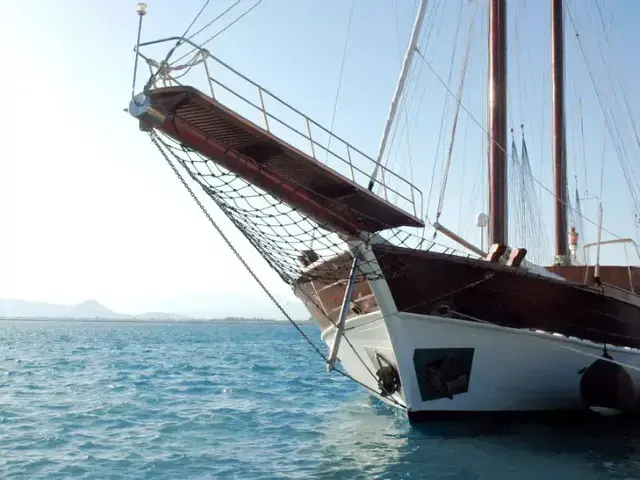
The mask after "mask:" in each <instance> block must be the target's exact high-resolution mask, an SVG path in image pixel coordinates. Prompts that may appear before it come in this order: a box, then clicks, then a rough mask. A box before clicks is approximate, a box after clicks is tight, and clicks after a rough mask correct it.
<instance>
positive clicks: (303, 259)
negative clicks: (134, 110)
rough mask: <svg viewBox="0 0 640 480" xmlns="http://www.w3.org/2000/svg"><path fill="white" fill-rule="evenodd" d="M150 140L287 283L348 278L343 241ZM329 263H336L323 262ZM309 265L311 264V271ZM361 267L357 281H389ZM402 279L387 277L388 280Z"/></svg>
mask: <svg viewBox="0 0 640 480" xmlns="http://www.w3.org/2000/svg"><path fill="white" fill-rule="evenodd" d="M151 135H152V136H153V137H154V139H155V140H157V141H156V142H154V143H155V144H156V145H157V146H158V148H159V149H161V150H163V151H164V153H166V154H168V155H169V156H170V157H171V158H173V159H174V160H175V161H176V162H177V163H178V164H179V165H181V166H182V167H183V168H184V169H185V171H186V172H187V173H188V175H189V176H190V177H191V179H192V180H194V181H195V182H196V183H198V185H199V186H200V187H201V188H202V189H203V191H204V192H205V193H206V194H207V196H208V197H209V198H211V200H213V202H214V203H215V204H216V206H217V207H218V208H219V209H220V210H221V211H222V212H223V213H224V214H225V215H226V216H227V217H228V218H229V219H230V220H231V222H232V223H233V224H234V226H235V227H237V228H238V230H240V232H241V233H242V234H243V235H244V236H245V237H246V238H247V240H248V241H249V242H250V243H251V245H252V246H253V247H254V248H255V249H256V250H257V251H258V252H259V253H260V255H261V256H262V257H263V258H264V259H265V260H266V262H267V263H268V264H269V265H270V266H271V267H272V268H273V269H274V270H275V271H276V272H277V273H278V275H279V276H280V277H281V278H282V280H283V281H285V282H286V283H287V284H289V285H294V284H298V283H301V282H306V281H311V280H314V281H320V282H321V283H325V284H331V283H334V282H338V281H342V280H344V279H345V278H346V276H347V275H348V271H349V267H350V265H351V262H352V257H351V255H350V254H349V253H348V252H349V251H350V247H349V245H348V243H347V241H346V240H347V239H345V238H341V236H340V235H339V234H337V233H336V232H335V231H333V230H332V228H330V227H328V226H325V225H323V224H321V223H319V222H318V221H316V220H315V219H313V218H311V217H310V216H308V215H306V214H305V213H303V212H301V211H299V210H298V209H296V208H294V207H292V206H291V205H288V204H286V203H284V202H283V201H282V200H279V199H277V198H275V197H274V196H273V195H271V194H269V193H267V192H265V191H263V190H262V189H260V188H259V187H256V186H255V185H252V184H251V183H249V182H248V181H246V180H244V179H243V178H241V177H239V176H238V175H236V174H235V173H233V172H230V171H228V170H226V169H225V168H223V167H221V166H220V165H218V164H216V163H215V162H214V161H212V160H211V159H209V158H207V157H204V156H203V155H201V154H200V153H198V152H197V151H195V150H192V149H191V148H189V147H188V146H186V145H182V144H180V143H178V142H177V141H175V140H174V139H173V138H171V137H169V136H167V135H165V134H163V133H161V132H157V131H154V132H151ZM378 235H379V241H383V242H387V243H389V244H391V245H395V246H401V247H407V248H414V249H416V248H417V249H422V250H431V249H434V250H438V251H442V252H445V253H454V250H453V249H451V248H449V247H445V246H441V245H438V244H436V243H434V242H430V241H428V240H426V239H424V238H423V237H419V236H417V235H415V234H412V233H410V232H408V231H406V230H404V229H402V228H395V229H389V230H386V231H384V232H381V233H380V234H378ZM455 253H458V254H460V253H459V252H455ZM331 258H337V261H334V262H327V263H325V262H323V261H326V260H328V259H331ZM378 260H380V259H378ZM311 264H315V265H313V266H312V267H310V268H309V266H310V265H311ZM360 266H361V267H360V270H361V272H362V274H361V275H360V276H359V281H364V280H376V279H380V278H383V276H384V277H386V278H388V277H389V272H386V275H383V273H382V271H381V270H380V268H379V267H378V266H377V261H376V262H375V266H374V264H373V262H371V263H367V262H366V261H364V260H363V259H361V262H360ZM401 274H402V272H401V271H397V272H391V275H392V276H395V275H401Z"/></svg>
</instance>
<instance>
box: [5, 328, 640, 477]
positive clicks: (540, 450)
mask: <svg viewBox="0 0 640 480" xmlns="http://www.w3.org/2000/svg"><path fill="white" fill-rule="evenodd" d="M303 328H304V331H305V332H307V333H308V334H309V335H310V337H311V339H312V340H313V341H314V342H318V343H319V342H320V339H319V334H318V332H317V329H316V328H315V327H314V326H304V327H303ZM636 431H637V433H635V432H636ZM639 446H640V429H634V428H633V427H632V426H627V427H625V428H622V429H620V428H616V429H614V430H609V429H603V428H601V427H598V428H591V427H587V426H584V428H578V429H577V430H576V429H575V427H571V428H568V427H558V426H553V425H541V424H534V423H524V422H518V423H515V424H510V425H508V424H507V425H505V424H501V425H491V424H475V423H455V424H452V423H451V422H434V423H430V424H428V425H425V426H421V427H415V426H410V425H409V423H408V421H407V420H406V418H405V417H404V415H403V414H402V413H401V412H399V411H397V410H395V409H393V408H391V407H388V406H386V405H384V404H383V403H381V402H379V401H378V400H375V399H374V398H372V397H371V396H370V395H369V394H368V393H367V392H365V391H364V390H363V389H362V388H361V387H359V386H357V385H354V384H353V383H352V382H351V381H350V380H348V379H346V378H344V377H341V376H339V375H337V374H335V373H327V371H326V367H325V365H324V363H323V361H322V360H321V358H319V356H318V355H317V353H316V352H314V351H313V350H312V349H311V348H310V346H309V345H308V344H307V343H306V342H305V341H304V340H302V339H301V337H300V335H299V333H298V332H296V330H295V329H294V328H292V327H291V326H289V325H287V324H284V325H278V324H275V325H274V324H260V323H228V324H225V323H206V324H194V323H124V322H118V323H107V322H104V323H99V322H72V321H2V322H0V478H2V479H12V478H25V479H63V478H64V479H67V478H69V479H84V478H87V479H103V478H104V479H138V478H140V479H192V478H193V479H227V478H229V479H307V478H318V479H320V478H327V479H360V478H362V479H423V478H424V479H536V480H539V479H541V478H545V479H546V478H549V479H556V478H558V479H560V478H562V479H565V478H566V479H580V480H588V479H638V478H640V454H639V453H638V448H639Z"/></svg>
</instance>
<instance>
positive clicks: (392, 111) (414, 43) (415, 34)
mask: <svg viewBox="0 0 640 480" xmlns="http://www.w3.org/2000/svg"><path fill="white" fill-rule="evenodd" d="M427 3H428V0H420V5H419V6H418V13H417V14H416V21H415V22H414V24H413V30H412V31H411V38H410V40H409V47H408V48H407V52H406V53H405V55H404V60H403V61H402V68H401V69H400V76H399V77H398V83H397V84H396V91H395V92H394V93H393V99H392V100H391V107H390V108H389V115H388V116H387V120H386V122H385V124H384V130H383V131H382V139H381V140H380V146H379V147H378V156H377V157H376V166H375V168H374V169H373V173H372V174H371V178H370V179H369V190H372V189H373V186H374V184H375V182H376V178H377V177H378V170H379V169H380V164H381V163H382V156H383V155H384V149H385V147H386V146H387V139H388V138H389V132H391V125H392V124H393V120H394V119H395V117H396V111H397V110H398V102H399V101H400V97H401V96H402V92H403V90H404V84H405V83H406V81H407V76H408V74H409V69H410V68H411V62H412V60H413V55H414V54H415V52H416V50H417V48H418V39H419V37H420V30H421V28H422V22H423V20H424V14H425V11H426V10H427Z"/></svg>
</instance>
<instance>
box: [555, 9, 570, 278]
mask: <svg viewBox="0 0 640 480" xmlns="http://www.w3.org/2000/svg"><path fill="white" fill-rule="evenodd" d="M551 70H552V74H551V78H552V92H553V93H552V95H553V184H554V191H555V209H554V210H555V255H556V257H555V263H557V264H560V265H567V264H569V260H570V258H569V255H568V249H567V209H566V205H567V203H566V202H567V153H566V152H567V148H566V140H565V120H564V23H563V7H562V0H551Z"/></svg>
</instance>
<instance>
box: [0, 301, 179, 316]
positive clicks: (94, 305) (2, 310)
mask: <svg viewBox="0 0 640 480" xmlns="http://www.w3.org/2000/svg"><path fill="white" fill-rule="evenodd" d="M0 317H2V318H16V319H21V318H38V319H40V318H52V319H53V318H69V319H83V320H87V319H94V318H99V319H104V320H189V317H187V316H185V315H178V314H175V313H163V312H153V313H144V314H141V315H126V314H122V313H116V312H114V311H112V310H110V309H109V308H107V307H105V306H104V305H102V304H101V303H100V302H98V301H97V300H86V301H84V302H81V303H78V304H77V305H60V304H56V303H46V302H31V301H28V300H19V299H7V298H0Z"/></svg>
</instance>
